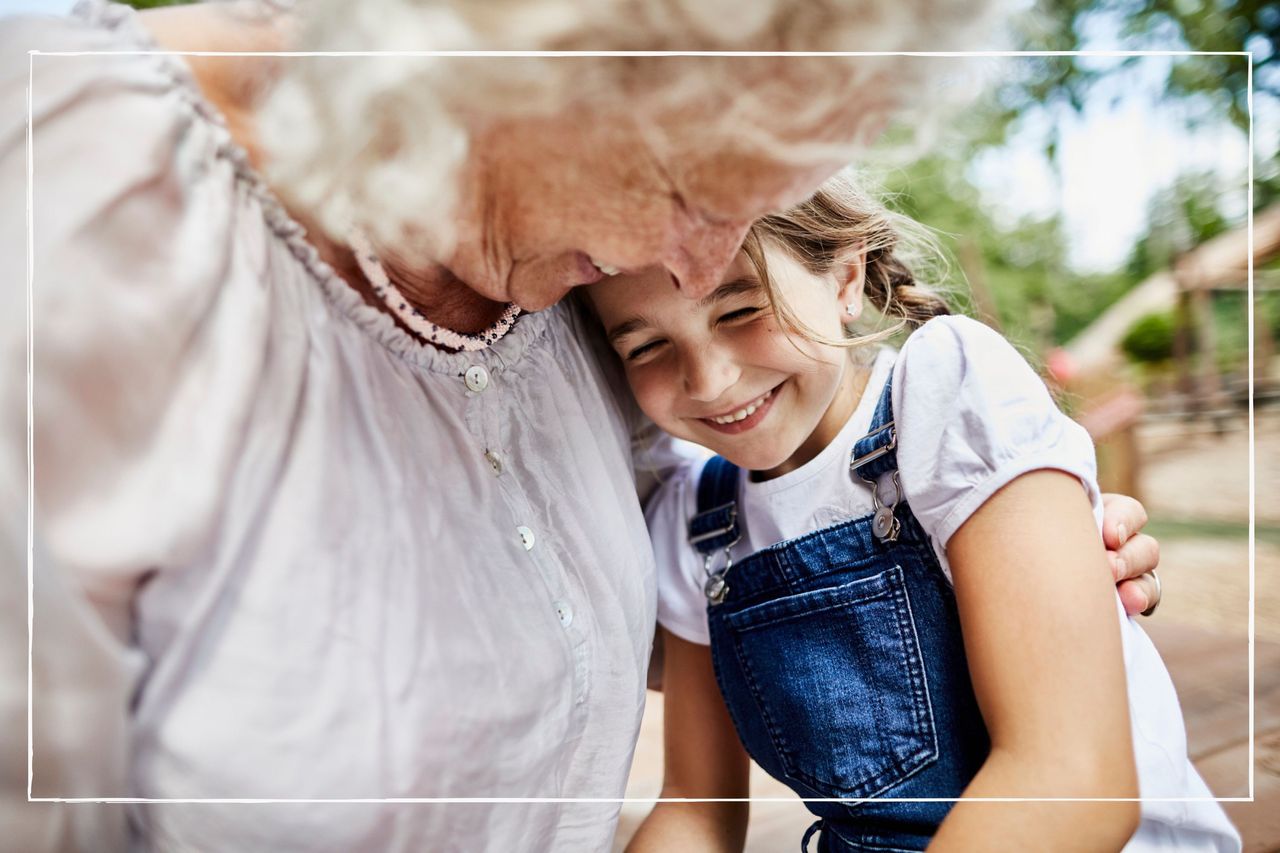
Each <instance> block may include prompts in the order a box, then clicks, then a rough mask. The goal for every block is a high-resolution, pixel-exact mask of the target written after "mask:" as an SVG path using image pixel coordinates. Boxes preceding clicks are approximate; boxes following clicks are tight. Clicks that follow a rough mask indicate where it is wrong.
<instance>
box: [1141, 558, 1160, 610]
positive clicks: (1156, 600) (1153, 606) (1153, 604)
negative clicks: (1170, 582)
mask: <svg viewBox="0 0 1280 853" xmlns="http://www.w3.org/2000/svg"><path fill="white" fill-rule="evenodd" d="M1148 575H1150V576H1151V579H1152V580H1153V581H1155V583H1156V594H1155V596H1154V597H1153V600H1152V602H1151V606H1150V607H1148V608H1147V609H1146V610H1144V611H1142V615H1143V616H1150V615H1151V614H1152V613H1155V612H1156V608H1157V607H1159V606H1160V599H1161V598H1163V597H1164V590H1163V589H1161V588H1160V576H1159V575H1158V574H1156V570H1155V569H1152V570H1151V571H1149V572H1143V573H1142V577H1147V576H1148Z"/></svg>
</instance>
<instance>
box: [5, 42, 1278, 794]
mask: <svg viewBox="0 0 1280 853" xmlns="http://www.w3.org/2000/svg"><path fill="white" fill-rule="evenodd" d="M147 55H159V56H263V57H291V56H341V57H360V56H419V57H427V56H458V57H481V58H484V57H494V58H500V57H534V56H550V57H572V56H579V57H606V56H622V57H657V56H742V57H785V56H798V57H848V56H913V57H968V56H974V57H1034V56H1098V57H1134V56H1240V57H1247V58H1248V75H1247V90H1246V98H1247V102H1248V105H1249V127H1248V138H1249V145H1248V150H1249V162H1248V175H1249V185H1248V188H1247V189H1248V202H1247V203H1248V210H1247V213H1246V215H1247V218H1248V259H1247V260H1248V287H1247V291H1248V306H1247V322H1248V324H1249V329H1248V349H1249V382H1248V388H1249V408H1248V411H1249V525H1248V526H1249V621H1248V624H1249V715H1248V718H1249V768H1248V771H1249V772H1248V776H1249V795H1248V796H1247V797H1147V798H1136V797H1127V798H1120V797H1111V798H1090V797H869V798H861V799H842V798H834V797H822V798H820V797H810V798H796V797H736V798H702V797H694V798H686V797H390V798H373V797H369V798H336V797H335V798H303V799H254V798H249V799H239V798H220V797H219V798H148V797H33V796H32V795H31V789H32V784H33V779H34V774H35V764H34V754H35V752H34V745H33V728H32V682H33V672H34V669H33V652H34V630H33V625H34V612H35V596H34V583H33V578H34V575H33V564H34V558H35V539H34V530H35V526H34V525H35V456H34V452H33V451H34V444H35V431H34V410H33V407H32V391H33V379H32V377H33V368H34V350H33V343H32V342H33V340H34V325H33V316H34V312H33V298H32V294H33V284H34V274H35V238H34V234H33V231H32V224H33V219H34V207H35V193H34V186H33V178H34V173H35V152H34V147H33V121H32V91H33V89H34V82H35V57H37V56H147ZM1253 143H1254V140H1253V62H1252V54H1251V53H1250V52H1249V51H1205V50H1030V51H1025V50H988V51H646V50H625V51H542V50H511V51H504V50H421V51H412V50H411V51H167V50H119V51H108V50H86V51H42V50H29V51H27V306H26V315H27V316H26V321H27V347H26V353H27V802H29V803H227V804H233V803H234V804H245V805H251V804H258V803H708V802H710V803H726V802H728V803H737V802H758V803H759V802H783V803H789V802H797V801H799V802H806V803H862V802H870V801H875V802H886V803H939V802H943V803H954V802H961V801H981V802H993V803H1007V802H1052V803H1057V802H1066V803H1074V802H1175V803H1187V802H1219V803H1251V802H1254V794H1255V789H1254V762H1255V756H1254V727H1255V719H1254V682H1255V657H1254V643H1255V640H1256V636H1255V635H1256V626H1255V600H1254V599H1255V592H1256V590H1255V583H1256V577H1255V572H1256V566H1255V558H1256V544H1257V543H1256V539H1255V536H1256V520H1257V519H1256V517H1257V508H1256V498H1257V495H1256V482H1255V474H1254V468H1255V465H1256V458H1255V447H1254V442H1255V440H1256V438H1255V434H1254V409H1253V397H1254V390H1255V389H1254V363H1253V359H1254V350H1253V347H1254V334H1253V333H1254V314H1253V300H1254V293H1253V180H1254V175H1253V155H1254V150H1253Z"/></svg>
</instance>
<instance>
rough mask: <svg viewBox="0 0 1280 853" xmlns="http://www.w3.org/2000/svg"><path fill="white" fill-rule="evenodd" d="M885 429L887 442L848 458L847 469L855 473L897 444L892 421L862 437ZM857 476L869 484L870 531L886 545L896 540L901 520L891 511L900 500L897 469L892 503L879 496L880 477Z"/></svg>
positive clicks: (900, 527) (900, 492) (900, 490)
mask: <svg viewBox="0 0 1280 853" xmlns="http://www.w3.org/2000/svg"><path fill="white" fill-rule="evenodd" d="M885 430H888V431H889V441H888V443H887V444H885V445H884V446H882V447H877V448H876V449H875V450H872V451H871V452H870V453H867V454H865V455H863V456H859V457H857V458H856V459H852V460H850V461H849V471H850V472H851V473H856V472H857V470H858V469H859V468H861V467H862V466H863V465H866V464H867V463H868V462H871V461H872V460H874V459H879V458H880V457H881V456H884V455H885V454H886V453H889V452H891V451H892V450H894V449H895V448H896V447H897V446H898V433H897V431H896V430H895V429H894V428H893V421H889V422H888V423H887V424H885V425H884V426H882V427H880V428H879V429H877V430H872V431H871V432H869V433H867V435H866V436H864V437H865V438H870V437H871V436H873V435H879V434H880V433H882V432H884V431H885ZM858 476H859V478H860V479H862V480H863V481H865V482H867V483H868V484H870V486H871V506H872V508H873V509H874V510H875V516H874V518H872V520H871V530H872V532H873V533H875V535H876V538H877V539H879V540H880V541H881V542H882V543H884V544H886V545H891V544H893V543H894V542H897V541H898V535H899V534H900V533H901V532H902V522H901V520H899V519H898V517H897V516H895V515H894V514H893V511H894V510H895V509H897V508H898V504H899V503H900V502H901V501H902V481H901V480H900V479H898V469H897V468H894V469H893V503H891V504H886V503H885V502H884V501H883V500H882V499H881V498H880V478H876V477H863V476H862V475H861V474H859V475H858Z"/></svg>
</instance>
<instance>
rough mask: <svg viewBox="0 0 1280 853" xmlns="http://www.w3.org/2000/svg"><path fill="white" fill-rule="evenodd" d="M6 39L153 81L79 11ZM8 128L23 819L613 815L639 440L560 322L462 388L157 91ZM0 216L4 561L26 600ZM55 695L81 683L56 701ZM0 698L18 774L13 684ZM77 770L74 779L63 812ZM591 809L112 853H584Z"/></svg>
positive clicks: (222, 833) (109, 9)
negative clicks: (95, 810) (29, 505)
mask: <svg viewBox="0 0 1280 853" xmlns="http://www.w3.org/2000/svg"><path fill="white" fill-rule="evenodd" d="M5 26H6V27H7V28H9V34H8V36H7V37H6V41H9V40H10V39H12V41H13V43H16V44H21V45H23V46H24V47H41V48H43V49H45V50H64V51H66V50H81V51H82V50H148V49H152V47H153V46H152V44H151V42H150V41H149V40H148V38H147V36H146V34H145V33H144V31H143V30H142V28H141V26H140V25H139V24H138V22H137V21H136V19H135V17H134V14H133V13H132V12H131V11H129V10H127V9H125V8H123V7H116V6H108V5H105V4H102V3H94V4H89V5H87V6H82V7H81V8H80V10H79V11H78V16H77V17H76V18H74V19H54V18H48V19H43V20H38V19H30V20H28V21H25V22H20V23H15V22H8V23H6V24H5ZM0 62H3V66H0V99H2V103H3V109H0V177H2V178H3V182H4V183H3V185H4V187H5V188H6V189H7V190H10V191H11V192H12V194H13V195H14V196H18V192H17V188H20V187H24V186H26V170H27V163H26V144H25V143H26V139H25V136H26V134H25V118H26V112H27V104H26V94H25V91H24V88H25V86H26V81H27V72H28V64H27V57H26V56H25V55H23V54H22V53H21V52H19V51H13V50H8V51H5V52H4V55H3V57H2V58H0ZM32 91H33V95H32V98H33V100H32V105H33V106H32V108H33V115H34V120H33V121H34V132H33V141H34V148H33V150H34V189H33V193H34V207H33V211H34V222H33V241H34V259H33V263H34V285H33V296H34V302H33V308H32V310H33V323H34V373H33V376H34V385H33V387H34V409H33V417H34V430H35V433H34V435H35V442H34V466H35V467H34V471H35V538H36V546H37V547H36V561H35V565H34V569H35V573H36V577H37V578H39V579H40V580H39V581H38V583H37V588H38V590H40V591H39V593H38V595H37V608H36V612H35V622H36V625H37V626H45V627H43V628H41V627H38V628H37V631H36V642H37V645H39V646H40V649H39V652H38V653H35V654H34V655H33V657H34V662H35V666H36V671H37V675H36V682H37V687H36V705H37V714H36V717H37V719H36V728H37V736H36V741H37V743H36V755H35V772H36V778H35V780H34V785H35V791H36V795H37V796H40V795H41V793H44V794H45V795H52V796H137V797H147V798H282V799H307V798H375V799H381V798H404V797H410V798H417V797H548V798H554V797H617V796H621V795H622V793H623V791H624V786H625V782H626V777H627V772H628V769H629V765H630V761H631V754H632V749H633V747H634V743H635V738H636V734H637V730H638V726H639V723H640V717H641V713H642V710H643V705H644V682H645V672H646V667H647V662H648V657H649V651H650V646H651V640H652V628H653V624H654V617H655V593H654V581H653V568H652V555H651V551H650V545H649V539H648V536H647V533H646V530H645V524H644V519H643V517H642V514H641V512H640V509H639V506H638V503H637V500H636V472H635V470H634V468H633V463H632V453H631V436H632V429H633V426H634V425H635V423H636V421H635V420H634V418H633V417H632V414H633V413H632V411H631V410H630V409H629V408H627V405H628V404H626V403H622V402H619V401H618V400H617V399H615V397H614V396H613V395H612V393H611V392H610V391H609V390H608V388H609V387H610V383H611V382H613V381H615V380H616V377H612V376H609V375H607V374H606V371H608V370H610V368H608V367H603V366H601V363H600V362H599V361H598V360H597V359H596V357H595V355H594V353H593V352H592V351H591V349H590V346H589V345H588V344H584V343H581V342H580V341H581V340H582V337H581V333H582V331H583V330H582V328H581V327H580V325H579V319H578V316H577V315H576V314H575V312H574V310H573V309H571V308H570V307H569V306H568V305H564V304H562V305H561V306H558V307H556V308H554V309H551V310H549V311H546V312H543V313H541V314H537V315H530V316H526V317H524V318H522V319H521V320H520V321H519V322H518V323H517V324H516V327H515V328H514V329H513V330H512V331H511V332H510V333H509V334H508V335H506V336H505V337H504V338H503V339H502V340H501V341H500V342H499V343H497V344H496V345H495V346H494V347H492V348H491V349H489V350H486V351H483V352H479V353H470V354H465V353H464V354H449V353H445V352H442V351H438V350H434V349H431V348H427V347H423V346H421V345H419V344H417V343H416V342H415V341H414V340H413V339H412V338H411V337H409V336H408V335H406V334H405V333H403V332H402V331H400V330H399V329H398V328H397V327H396V326H395V325H394V324H393V323H392V321H391V320H390V319H389V318H388V317H387V316H386V315H384V314H383V313H381V312H379V311H377V310H374V309H372V308H370V307H368V306H366V305H365V304H364V303H363V301H362V300H361V298H360V296H359V295H358V294H357V293H356V292H355V291H353V290H352V289H350V288H349V287H348V286H347V285H346V284H344V283H343V282H342V281H340V280H339V279H338V278H337V277H336V276H335V275H334V273H333V272H332V271H331V270H330V269H329V268H328V267H327V266H326V265H325V264H324V263H323V262H322V261H321V260H320V259H319V257H318V256H317V253H316V252H315V250H314V249H313V248H312V247H311V246H310V245H309V244H308V243H307V242H306V240H305V239H304V235H303V232H302V229H301V228H300V227H299V226H298V225H297V224H295V223H294V222H292V221H291V220H290V219H289V218H288V217H287V215H286V214H285V213H284V211H283V210H282V209H281V208H280V206H279V205H278V204H277V203H276V202H275V201H274V200H273V199H272V198H271V196H270V195H269V193H268V192H267V190H266V189H265V188H264V186H263V184H262V183H261V181H260V179H259V178H258V177H257V176H256V175H255V174H254V173H253V172H252V171H251V169H250V168H249V166H248V164H247V160H246V158H245V155H244V153H243V151H242V150H241V149H240V148H238V147H237V146H236V145H235V144H234V143H233V141H232V140H231V138H230V136H229V135H228V133H227V130H226V129H225V127H224V126H223V123H222V122H221V120H220V119H219V117H218V116H217V115H216V114H215V113H214V112H213V111H212V109H211V108H210V107H209V105H208V104H207V103H206V102H205V101H204V100H203V99H202V98H201V95H200V93H199V91H198V90H197V88H196V87H195V84H194V81H193V79H192V78H191V76H190V74H189V72H188V70H187V69H186V67H185V65H184V64H183V63H182V61H181V59H179V58H175V57H165V56H159V55H115V56H102V55H98V56H88V55H86V56H56V57H54V56H36V57H34V64H33V89H32ZM17 201H19V202H20V201H21V198H20V196H19V197H18V198H17ZM13 202H14V199H10V200H7V201H6V202H5V204H4V207H3V219H0V255H4V256H5V257H6V261H5V263H6V266H5V270H6V273H5V279H4V285H5V287H4V291H5V302H4V305H3V307H4V309H5V310H4V318H3V327H2V328H3V337H2V338H0V342H2V345H3V350H4V357H5V358H6V360H7V363H6V369H5V371H4V373H3V378H2V379H0V383H2V384H0V395H2V397H3V405H4V412H5V417H6V421H5V430H4V432H3V438H4V442H5V449H4V454H5V461H4V463H3V468H0V472H2V473H3V476H4V478H5V479H4V485H5V486H6V489H5V491H4V493H3V494H4V497H3V500H4V502H5V510H6V514H7V515H10V519H9V520H8V521H7V522H6V525H7V527H6V531H5V535H4V536H0V545H2V546H3V547H4V548H5V549H6V552H5V560H4V562H5V563H6V564H11V565H13V566H14V567H15V568H16V569H17V571H18V572H22V574H23V576H25V567H26V554H25V548H23V546H22V542H23V540H24V539H25V535H22V534H21V532H20V530H19V529H18V528H16V525H14V524H12V522H13V520H14V519H22V518H25V494H26V472H25V464H24V460H25V458H26V430H25V424H23V423H21V422H20V421H19V419H18V415H17V413H18V412H21V411H25V395H26V382H25V377H24V376H23V373H22V370H21V367H22V365H23V364H24V362H25V354H24V352H23V347H24V342H25V340H24V338H25V336H24V324H23V320H24V319H25V318H24V311H23V307H24V301H25V300H24V288H23V284H24V282H25V279H26V276H25V273H24V270H22V269H21V267H20V264H21V259H22V258H24V257H25V256H26V239H27V235H26V225H25V210H24V209H23V208H22V206H21V205H20V204H15V203H13ZM614 387H617V386H616V385H615V386H614ZM10 528H14V529H13V530H11V529H10ZM15 531H18V532H15ZM5 581H6V584H5V587H6V589H5V592H4V593H3V596H4V608H5V610H4V613H5V616H6V619H7V617H8V616H9V614H11V613H12V614H14V615H15V616H18V617H19V618H21V614H23V611H24V610H25V582H24V580H23V579H22V578H20V577H19V575H18V574H17V573H13V574H7V575H6V576H5ZM9 581H12V583H9ZM10 587H11V589H10ZM46 588H47V589H48V590H49V591H48V592H47V593H46V592H45V590H46ZM59 590H61V591H59ZM19 595H20V596H22V600H21V604H19V603H18V602H19V599H18V596H19ZM81 601H87V602H89V603H91V605H92V606H93V608H94V609H96V611H97V613H98V614H100V615H101V617H102V619H103V620H104V622H105V624H106V625H107V626H108V629H109V633H108V632H107V631H103V630H102V629H101V628H100V627H95V626H94V625H93V624H90V622H88V621H86V619H87V615H88V614H89V613H90V611H89V610H87V609H86V608H84V607H82V606H81V604H80V603H79V602H81ZM42 608H44V609H42ZM59 620H65V621H66V622H67V623H68V625H67V626H64V627H61V628H59V627H57V626H58V625H59V624H60V622H59ZM17 626H21V628H20V631H21V635H25V619H23V620H22V622H20V623H17V624H16V625H14V624H13V623H12V622H11V623H10V627H6V629H5V631H6V635H5V636H6V638H8V637H9V635H10V634H14V635H18V634H19V629H18V627H17ZM82 636H83V637H89V638H90V639H89V640H83V639H82ZM24 639H25V637H24ZM25 646H26V644H25V642H22V645H21V648H22V650H23V655H24V656H25ZM6 654H7V653H6ZM68 659H71V660H73V661H74V660H76V659H83V660H95V661H100V662H101V665H100V666H95V667H93V668H92V669H93V672H94V674H93V675H92V676H91V677H90V681H89V682H85V681H83V680H80V681H76V680H75V678H76V677H73V676H69V675H65V673H66V671H68V670H70V669H74V667H69V666H68V665H67V664H66V661H67V660H68ZM5 661H6V665H5V668H4V669H3V670H2V671H3V673H4V674H5V676H6V681H5V683H4V685H3V690H4V693H3V694H2V695H0V698H3V700H4V701H3V703H0V708H3V710H4V712H5V717H4V721H5V723H6V724H7V725H8V726H9V729H8V732H9V733H10V734H13V735H14V736H15V738H14V740H15V741H16V739H17V736H18V735H19V732H20V731H21V729H20V728H19V725H20V721H21V720H22V719H23V718H24V717H25V707H21V706H19V705H18V703H17V702H16V701H15V696H17V695H18V691H22V692H23V693H25V678H24V679H23V682H22V683H21V684H17V683H15V681H14V679H13V678H12V676H13V675H15V674H16V673H19V672H22V673H24V672H25V661H22V664H23V666H21V667H19V666H18V665H17V664H16V663H15V664H14V665H13V666H10V665H9V664H11V663H13V661H11V660H10V659H9V658H8V657H6V659H5ZM80 669H81V670H84V669H86V667H83V666H82V667H80ZM86 683H91V684H93V685H94V689H92V690H86V689H84V687H85V684H86ZM77 690H78V691H79V692H80V693H82V694H85V695H81V696H75V695H73V694H74V693H75V692H76V691H77ZM126 702H127V706H126ZM18 710H21V711H22V712H23V713H22V714H21V716H20V715H18V713H17V711H18ZM41 732H45V733H46V734H47V737H45V738H44V739H43V740H42V736H41ZM23 734H25V733H24V732H23ZM73 736H74V737H75V738H77V739H78V741H79V742H85V743H92V744H94V746H93V747H92V748H93V749H94V750H97V752H96V754H95V757H94V758H93V759H90V757H89V756H87V755H84V754H83V753H77V752H76V751H75V750H74V749H73V748H71V747H68V746H67V740H66V738H71V737H73ZM122 739H123V740H122ZM6 741H7V743H6V747H5V755H6V756H8V755H10V754H14V755H20V754H21V753H22V752H25V748H23V749H21V750H19V749H18V748H17V747H15V746H13V745H12V744H10V743H8V734H7V735H6ZM45 741H47V742H45ZM104 756H105V758H104ZM125 756H127V759H126V758H125ZM112 757H115V759H117V761H116V764H115V765H113V764H112V761H111V759H112ZM91 760H92V761H96V762H100V763H102V764H103V765H105V767H104V769H103V770H102V772H99V773H81V774H79V775H78V776H77V777H76V778H75V779H73V780H71V781H68V778H67V770H68V768H69V767H74V766H75V765H76V764H77V762H89V761H91ZM113 766H119V767H121V768H123V769H122V770H121V771H120V773H119V774H117V775H118V776H119V777H120V778H121V781H120V782H118V783H117V785H118V787H117V785H113V784H112V783H111V782H110V779H111V777H112V772H113V771H112V767H113ZM126 777H127V778H126ZM5 778H6V783H8V781H10V780H9V777H5ZM23 781H25V780H23ZM618 808H619V807H618V804H616V803H532V804H519V803H515V804H512V803H507V804H494V803H478V804H465V805H440V804H431V805H421V804H394V803H371V804H358V805H354V804H353V805H334V804H332V803H300V804H293V805H244V804H215V805H210V804H166V805H157V806H136V807H132V808H131V809H130V813H129V819H130V822H131V823H132V825H133V835H134V839H133V843H134V845H135V846H136V847H139V848H142V849H159V850H166V851H169V850H187V849H202V850H203V849H217V850H285V849H288V850H308V851H313V850H314V851H319V850H333V851H351V850H379V851H384V850H405V851H419V850H428V849H429V850H469V851H470V850H492V851H511V850H517V849H519V850H575V851H577V850H582V851H589V850H601V849H606V848H607V847H608V846H609V843H610V839H611V837H612V834H613V830H614V825H615V822H616V819H617V813H618ZM23 814H25V815H31V814H34V812H32V811H28V812H24V813H23ZM68 820H71V821H74V820H76V818H69V819H68ZM118 824H119V821H118V820H114V821H113V820H112V819H108V820H107V821H106V822H105V824H103V826H106V827H107V828H108V829H109V830H114V829H118V828H119V826H118ZM99 828H101V827H99ZM94 848H95V849H113V845H112V844H111V843H110V842H109V840H106V839H102V838H99V839H97V840H96V842H95V844H94Z"/></svg>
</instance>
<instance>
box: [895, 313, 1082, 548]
mask: <svg viewBox="0 0 1280 853" xmlns="http://www.w3.org/2000/svg"><path fill="white" fill-rule="evenodd" d="M893 395H894V413H895V421H896V423H897V431H898V447H899V450H898V462H899V471H900V475H901V477H902V487H903V492H904V494H905V496H906V498H907V500H908V501H909V503H910V505H911V509H912V512H913V513H914V514H915V516H916V518H917V519H918V520H919V521H920V523H921V525H922V526H923V527H924V529H925V530H926V531H927V532H928V533H929V535H930V536H931V537H933V539H934V543H935V546H936V547H937V548H938V549H939V551H941V550H942V549H943V548H945V547H946V544H947V542H948V541H950V539H951V536H952V535H953V534H954V533H955V532H956V530H958V529H959V528H960V526H961V525H962V524H964V522H965V521H966V520H968V518H969V516H971V515H972V514H973V513H974V512H975V511H976V510H977V509H978V508H979V507H981V506H982V505H983V504H984V503H985V502H986V501H987V499H988V498H990V497H991V496H992V495H993V494H995V493H996V491H998V490H999V489H1000V488H1001V487H1002V486H1004V485H1006V484H1008V483H1009V482H1011V481H1013V480H1014V479H1015V478H1017V477H1019V476H1021V475H1022V474H1025V473H1028V472H1030V471H1035V470H1039V469H1044V468H1053V469H1058V470H1061V471H1065V472H1067V473H1069V474H1072V475H1074V476H1076V477H1078V478H1079V479H1080V481H1081V483H1082V485H1083V486H1084V488H1085V490H1086V492H1087V493H1088V497H1089V499H1090V501H1091V503H1092V504H1093V505H1094V507H1095V513H1096V511H1097V507H1098V506H1099V500H1098V498H1099V495H1098V487H1097V466H1096V462H1095V458H1094V449H1093V442H1092V441H1091V440H1090V438H1089V435H1088V433H1087V432H1085V430H1084V428H1083V427H1081V426H1080V425H1079V424H1077V423H1075V422H1074V421H1072V420H1071V419H1070V418H1068V417H1067V416H1066V415H1065V414H1063V413H1062V412H1061V411H1060V410H1059V409H1058V407H1057V406H1056V405H1055V404H1054V401H1053V398H1052V397H1051V395H1050V394H1049V390H1048V388H1046V387H1045V384H1044V382H1042V381H1041V379H1040V377H1039V376H1037V375H1036V373H1035V371H1034V370H1032V368H1031V366H1030V365H1029V364H1027V362H1026V360H1025V359H1024V358H1023V357H1022V356H1021V355H1019V354H1018V352H1017V351H1016V350H1015V349H1014V348H1013V347H1012V346H1011V345H1010V344H1009V342H1008V341H1006V340H1005V339H1004V338H1003V337H1001V336H1000V335H999V334H997V333H996V332H995V331H993V330H991V329H989V328H988V327H986V326H984V325H982V324H981V323H979V322H977V321H975V320H971V319H969V318H967V317H960V316H956V317H942V318H938V319H935V320H931V321H929V322H928V323H926V324H925V325H924V326H923V327H921V328H920V329H918V330H917V331H916V332H915V333H914V334H912V336H911V337H910V338H908V339H907V342H906V344H905V345H904V346H903V348H902V351H901V353H900V355H899V358H898V363H897V364H896V365H895V366H894V389H893Z"/></svg>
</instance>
